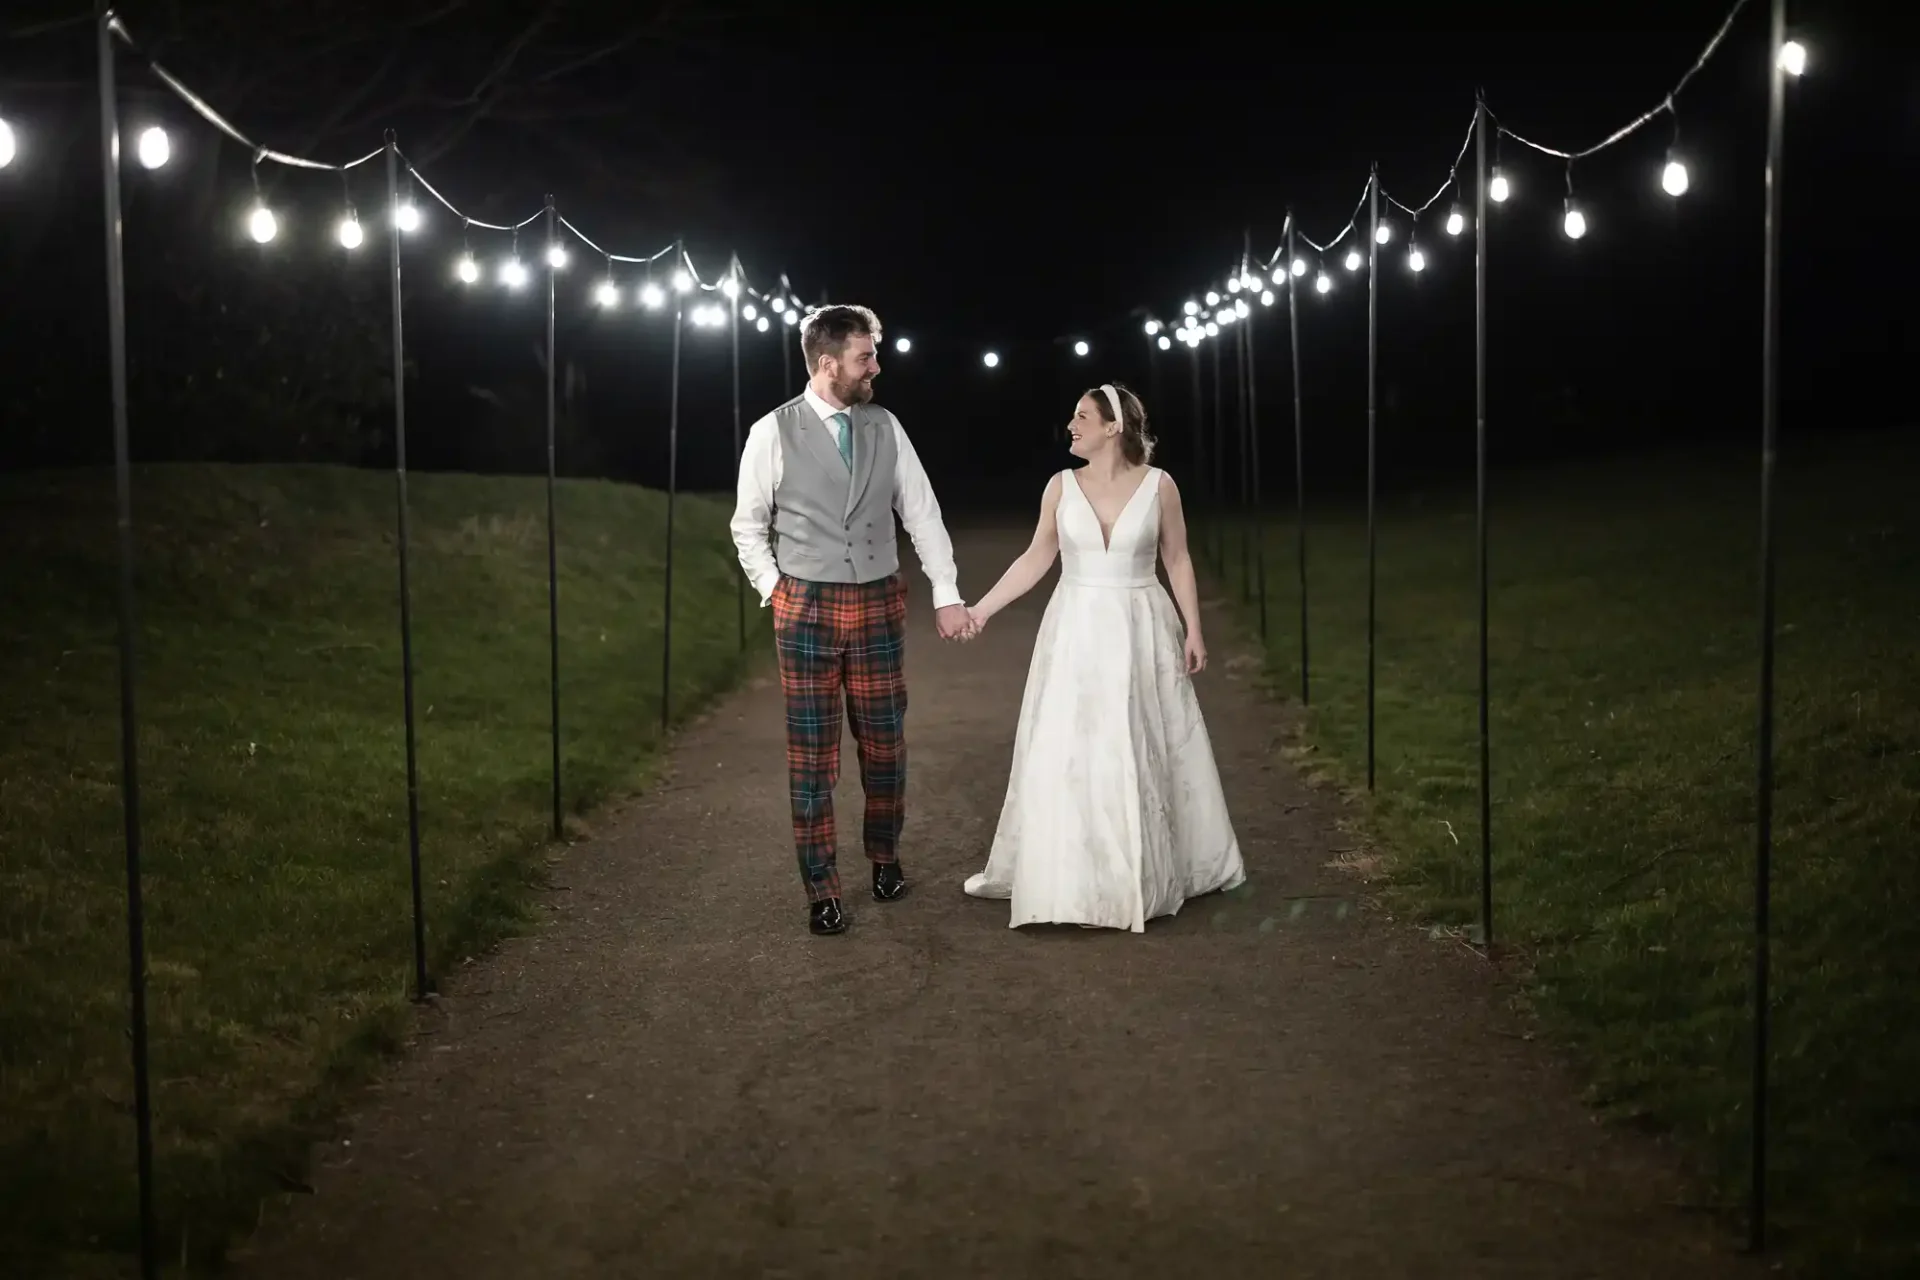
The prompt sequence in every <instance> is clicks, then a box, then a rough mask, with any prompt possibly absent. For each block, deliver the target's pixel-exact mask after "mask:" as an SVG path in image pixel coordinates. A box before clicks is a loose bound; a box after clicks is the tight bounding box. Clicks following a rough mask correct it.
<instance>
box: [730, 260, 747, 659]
mask: <svg viewBox="0 0 1920 1280" xmlns="http://www.w3.org/2000/svg"><path fill="white" fill-rule="evenodd" d="M732 272H733V283H734V291H733V334H732V338H733V469H734V474H735V475H738V474H739V471H740V459H741V456H742V455H743V454H744V453H745V452H746V446H745V444H744V443H743V442H742V440H741V436H740V288H739V285H740V257H739V255H738V254H735V255H734V258H733V264H732ZM733 602H734V611H735V612H736V613H737V614H738V615H739V618H740V651H741V652H742V653H745V652H746V650H747V578H746V574H744V573H735V574H734V575H733Z"/></svg>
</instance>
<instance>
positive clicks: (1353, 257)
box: [1347, 249, 1365, 271]
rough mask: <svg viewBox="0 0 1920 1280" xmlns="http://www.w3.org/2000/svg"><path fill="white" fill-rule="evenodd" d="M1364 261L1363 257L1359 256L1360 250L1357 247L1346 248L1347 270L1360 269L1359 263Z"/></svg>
mask: <svg viewBox="0 0 1920 1280" xmlns="http://www.w3.org/2000/svg"><path fill="white" fill-rule="evenodd" d="M1364 261H1365V259H1364V258H1362V257H1361V256H1360V251H1359V250H1358V249H1349V250H1347V270H1349V271H1358V270H1359V269H1360V266H1361V263H1363V262H1364Z"/></svg>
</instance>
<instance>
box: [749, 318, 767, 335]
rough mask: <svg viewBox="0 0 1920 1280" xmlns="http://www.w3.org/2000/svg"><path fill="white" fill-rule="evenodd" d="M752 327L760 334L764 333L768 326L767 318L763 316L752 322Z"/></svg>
mask: <svg viewBox="0 0 1920 1280" xmlns="http://www.w3.org/2000/svg"><path fill="white" fill-rule="evenodd" d="M753 327H754V328H756V329H758V330H759V331H760V332H762V333H765V332H766V331H767V329H768V328H769V327H770V326H769V325H768V323H767V318H766V317H765V316H761V317H760V318H759V319H758V320H756V321H754V322H753Z"/></svg>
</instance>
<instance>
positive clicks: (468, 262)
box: [454, 253, 480, 284]
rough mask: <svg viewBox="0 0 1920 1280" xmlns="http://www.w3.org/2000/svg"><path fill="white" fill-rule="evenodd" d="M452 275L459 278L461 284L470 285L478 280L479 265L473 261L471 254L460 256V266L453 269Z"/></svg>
mask: <svg viewBox="0 0 1920 1280" xmlns="http://www.w3.org/2000/svg"><path fill="white" fill-rule="evenodd" d="M454 274H455V275H457V276H459V277H460V283H461V284H472V283H473V282H474V281H476V280H478V279H479V278H480V264H479V263H477V262H475V261H474V260H473V255H472V254H471V253H463V254H461V255H460V265H459V266H457V267H455V268H454Z"/></svg>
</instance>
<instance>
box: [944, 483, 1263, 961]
mask: <svg viewBox="0 0 1920 1280" xmlns="http://www.w3.org/2000/svg"><path fill="white" fill-rule="evenodd" d="M1160 483H1161V473H1160V472H1159V470H1157V469H1155V468H1149V469H1148V471H1147V474H1146V476H1145V477H1143V478H1142V480H1141V483H1140V487H1139V489H1137V490H1136V491H1135V492H1134V494H1133V496H1132V497H1131V498H1130V499H1128V501H1127V505H1126V506H1125V507H1124V508H1123V509H1122V510H1121V512H1120V515H1119V518H1118V519H1116V520H1115V521H1114V523H1113V535H1112V541H1111V545H1107V543H1106V541H1105V540H1104V539H1103V538H1102V537H1101V530H1100V519H1099V517H1098V516H1097V515H1095V514H1094V510H1093V504H1092V503H1090V502H1089V501H1088V500H1087V496H1086V494H1085V493H1083V492H1082V491H1081V489H1080V483H1079V480H1078V478H1077V477H1076V476H1075V475H1074V473H1073V472H1072V471H1067V472H1064V473H1062V475H1061V478H1060V486H1061V487H1060V500H1059V503H1058V505H1057V507H1056V511H1055V516H1054V519H1055V522H1056V527H1057V528H1058V530H1059V534H1060V582H1059V585H1058V586H1056V587H1055V588H1054V592H1053V598H1052V599H1051V600H1049V601H1048V602H1047V612H1046V616H1045V617H1044V618H1042V619H1041V622H1040V633H1039V635H1038V637H1037V638H1036V639H1035V640H1034V645H1033V663H1032V666H1031V667H1030V668H1029V669H1028V672H1027V692H1026V698H1025V701H1024V702H1022V703H1021V706H1020V724H1019V728H1018V730H1017V731H1016V733H1015V736H1014V742H1013V769H1012V772H1011V776H1010V777H1009V778H1008V781H1007V798H1006V802H1005V804H1004V805H1003V806H1002V808H1001V810H1000V826H999V829H998V830H997V831H996V832H995V833H994V837H993V851H992V853H991V855H990V856H989V857H988V860H987V869H986V870H985V871H984V872H982V873H980V874H978V875H975V876H972V877H969V878H968V880H967V883H966V891H967V892H968V893H969V894H972V895H973V896H974V897H978V898H1010V899H1012V916H1013V919H1012V924H1011V927H1013V928H1015V929H1017V928H1019V927H1020V926H1021V925H1026V924H1049V923H1051V924H1079V925H1088V926H1093V927H1104V928H1111V929H1130V930H1132V931H1133V932H1135V933H1140V932H1143V931H1144V930H1145V928H1146V922H1147V921H1148V920H1151V919H1154V918H1155V917H1158V916H1168V915H1172V914H1174V913H1175V912H1177V911H1179V910H1180V907H1181V904H1182V903H1184V902H1185V901H1186V900H1187V899H1188V898H1197V897H1199V896H1201V895H1202V894H1207V893H1213V892H1215V891H1216V890H1220V889H1231V888H1233V887H1235V886H1236V885H1238V884H1240V883H1241V882H1242V881H1243V880H1245V879H1246V870H1245V867H1244V866H1243V865H1242V863H1241V860H1240V842H1239V841H1238V840H1237V839H1236V838H1235V837H1234V833H1233V823H1232V821H1231V819H1229V817H1228V816H1227V801H1226V796H1225V795H1224V793H1223V792H1222V791H1221V788H1220V771H1219V769H1218V768H1217V767H1216V766H1215V764H1214V759H1213V743H1212V741H1211V739H1209V738H1208V736H1207V726H1206V722H1205V721H1204V720H1203V719H1202V718H1201V716H1200V703H1199V700H1198V699H1197V698H1196V697H1195V696H1194V691H1193V682H1192V681H1191V680H1190V679H1189V678H1188V676H1187V674H1186V663H1185V660H1184V640H1183V633H1182V630H1181V626H1180V616H1179V613H1178V611H1177V610H1176V609H1175V608H1174V604H1173V601H1172V599H1171V598H1169V597H1168V595H1167V592H1166V590H1165V589H1164V588H1163V587H1162V586H1161V585H1160V580H1159V579H1158V578H1157V577H1156V576H1155V573H1154V570H1155V568H1156V566H1157V564H1158V561H1159V545H1160Z"/></svg>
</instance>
